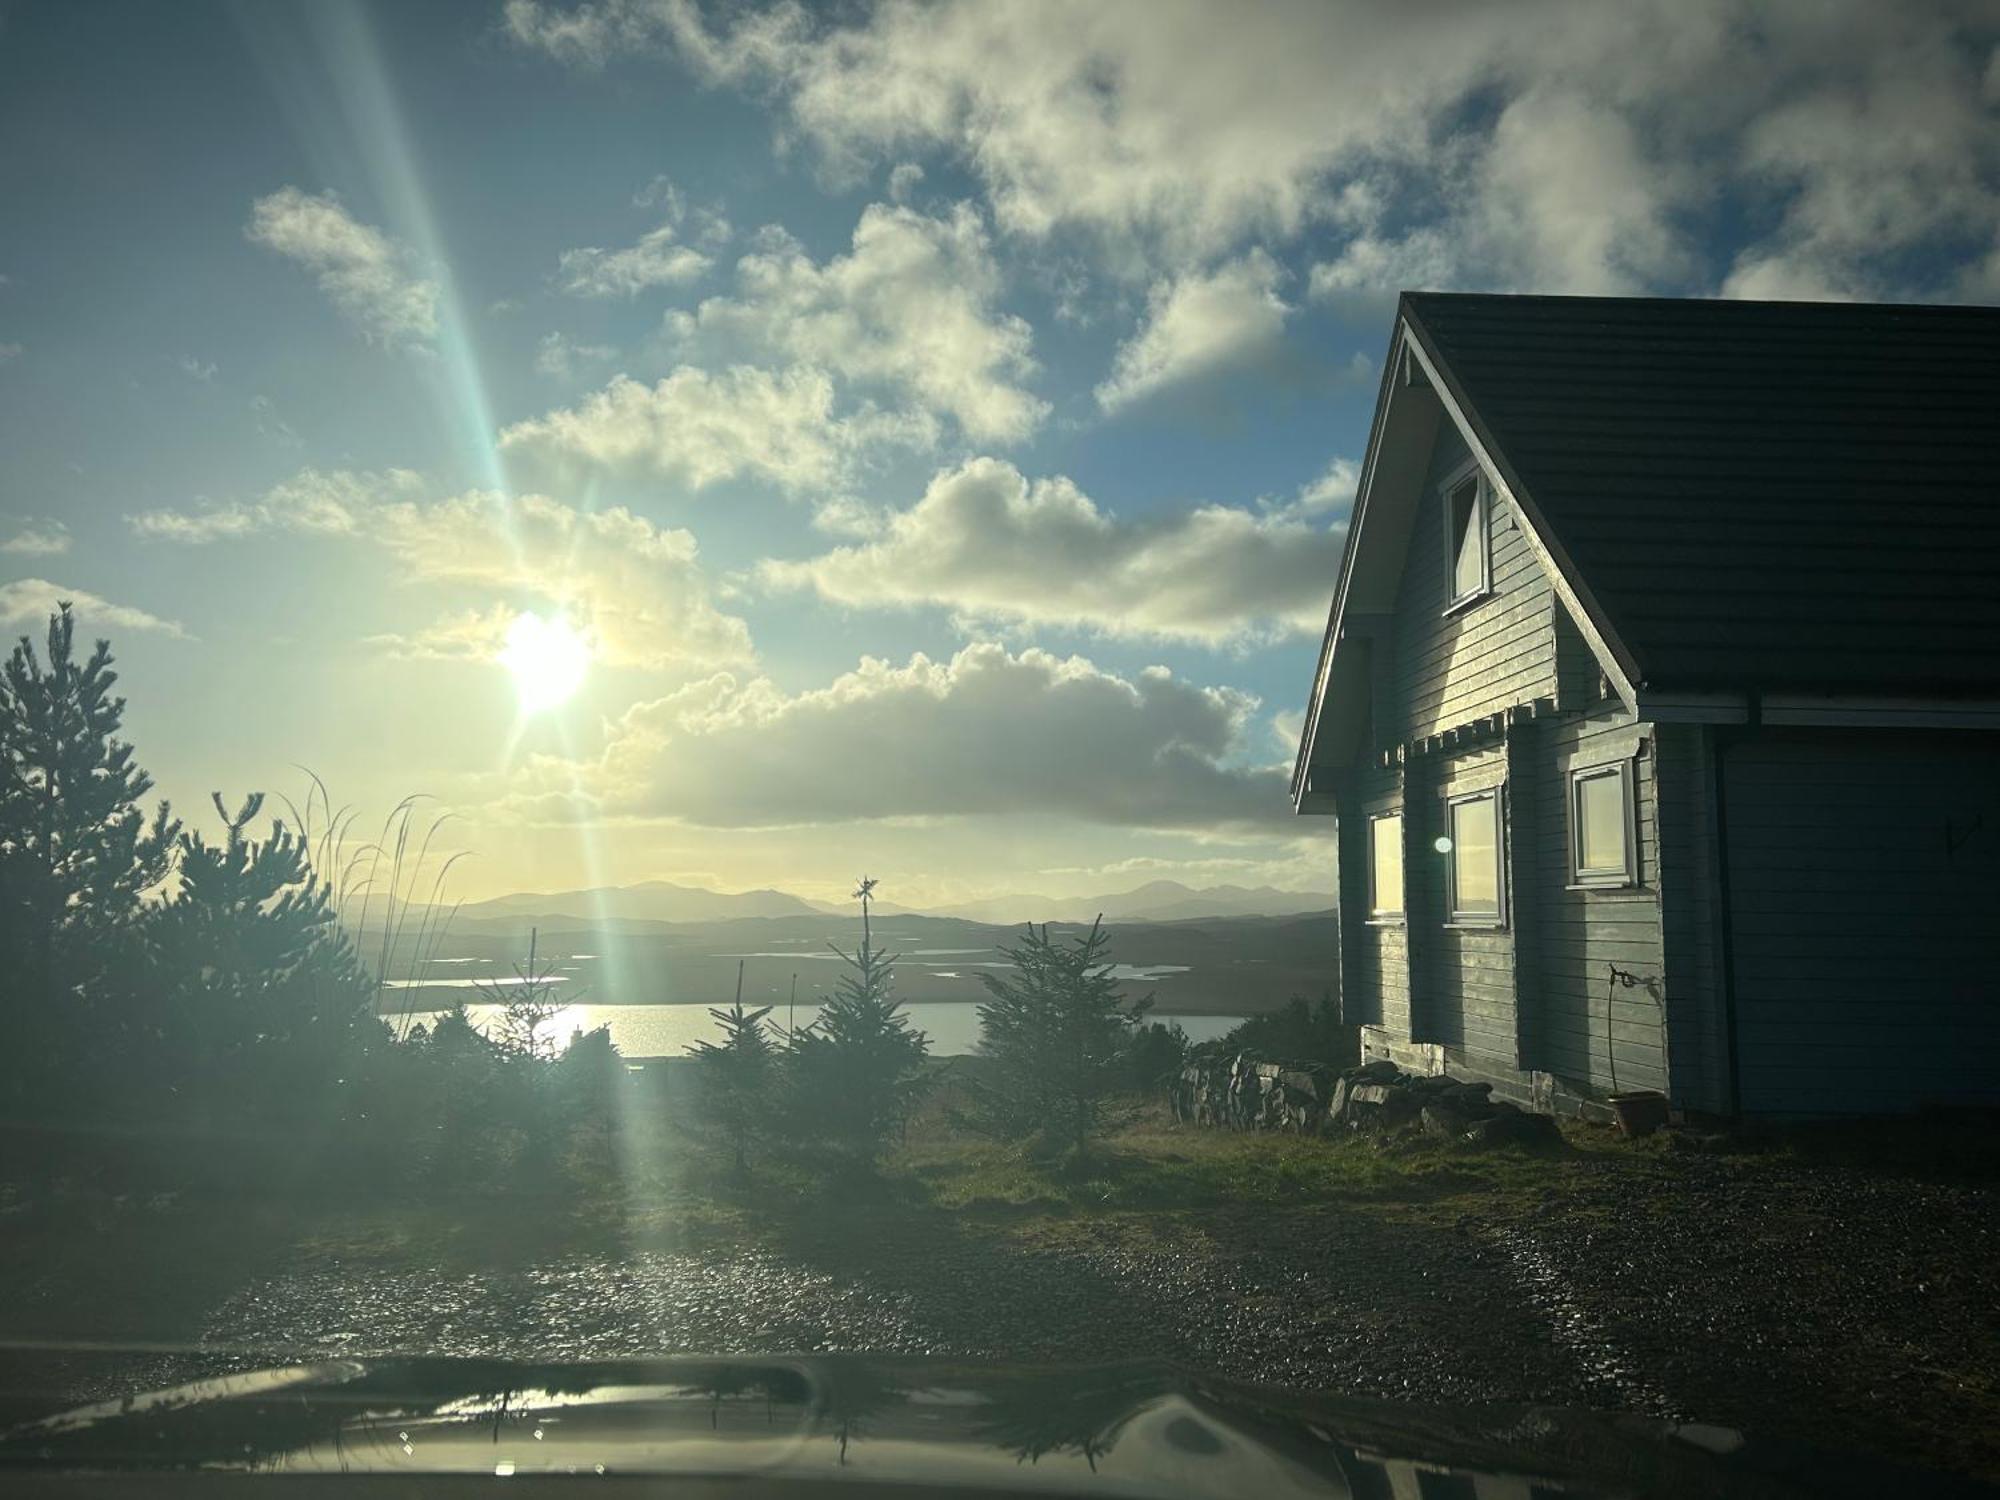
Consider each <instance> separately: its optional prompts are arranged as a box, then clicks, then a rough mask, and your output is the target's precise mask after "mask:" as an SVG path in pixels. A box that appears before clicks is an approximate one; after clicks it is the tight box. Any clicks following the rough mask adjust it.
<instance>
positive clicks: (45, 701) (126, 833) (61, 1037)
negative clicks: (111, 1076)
mask: <svg viewBox="0 0 2000 1500" xmlns="http://www.w3.org/2000/svg"><path fill="white" fill-rule="evenodd" d="M75 635H76V622H75V619H74V618H73V616H72V615H71V614H70V606H69V605H68V604H67V603H65V604H63V605H61V606H60V607H59V608H58V609H57V611H56V612H55V613H54V614H52V615H50V616H49V627H48V637H47V661H46V664H45V663H44V662H43V660H42V658H41V657H40V656H38V655H37V653H36V651H35V648H34V646H33V644H32V643H31V642H30V641H29V640H28V638H27V637H26V636H22V637H21V639H20V643H19V644H18V645H17V646H15V648H14V650H13V653H12V654H11V655H10V656H9V657H8V659H7V663H6V667H5V671H4V673H0V952H4V953H6V954H7V956H8V957H7V966H8V969H9V972H8V974H7V979H6V983H5V984H4V985H0V990H4V992H5V993H6V994H7V995H8V996H9V997H10V999H11V1004H10V1005H8V1006H7V1007H6V1011H7V1012H10V1013H5V1014H0V1024H4V1025H5V1027H6V1028H7V1032H8V1035H9V1036H10V1038H12V1039H13V1043H12V1045H10V1047H9V1048H8V1049H7V1050H8V1052H9V1053H10V1055H11V1057H12V1058H13V1059H14V1060H15V1062H16V1065H17V1066H19V1067H20V1068H21V1069H22V1070H23V1073H24V1074H26V1075H27V1076H32V1077H34V1078H37V1079H40V1080H42V1081H44V1082H49V1083H52V1084H53V1086H55V1087H57V1088H60V1087H62V1085H61V1083H60V1082H59V1080H60V1079H61V1078H62V1077H63V1076H64V1074H65V1065H66V1064H68V1063H71V1062H73V1061H74V1060H75V1059H76V1058H77V1057H78V1056H79V1055H81V1054H82V1053H83V1052H84V1051H85V1050H86V1049H88V1050H89V1051H91V1052H93V1053H96V1054H98V1055H100V1056H101V1055H103V1054H105V1053H108V1052H111V1051H113V1050H115V1049H116V1047H117V1045H118V1043H119V1041H120V1037H119V1036H117V1035H114V1034H112V1033H118V1032H121V1031H122V1029H123V1026H124V1024H125V1022H126V1021H127V1019H128V1016H127V1015H126V1013H125V1011H124V1007H123V1005H122V1004H121V1003H120V999H121V997H120V996H118V995H114V994H113V993H112V992H113V990H114V988H116V987H117V986H115V985H114V980H115V979H116V978H117V977H118V971H119V969H120V967H121V965H123V963H124V962H125V961H126V960H127V959H128V958H129V956H130V946H131V944H130V939H131V937H132V933H133V930H134V928H135V926H136V924H137V923H138V921H139V919H140V915H141V897H142V895H143V894H144V893H145V892H147V891H149V890H151V889H152V888H154V887H156V886H158V885H159V884H160V882H161V881H162V880H163V879H165V878H166V875H167V873H168V870H169V866H170V862H171V859H172V855H173V849H174V844H175V838H176V836H177V835H178V833H179V831H180V825H179V824H178V823H176V822H174V821H173V820H172V819H171V818H170V816H169V810H168V807H167V804H166V803H165V802H161V803H160V805H159V810H158V811H157V813H156V814H155V815H154V817H153V819H152V821H151V822H150V823H148V821H147V819H146V816H145V813H144V811H143V810H142V809H141V808H140V806H139V802H140V799H141V798H142V797H144V796H145V795H146V793H147V792H148V791H150V790H151V789H152V778H151V777H149V776H147V775H146V773H145V772H144V771H142V770H140V769H139V768H138V767H137V766H136V765H135V764H133V760H132V747H131V746H130V745H129V744H127V743H125V742H124V741H123V740H121V739H119V738H118V731H119V728H120V727H121V724H122V722H123V719H124V714H125V700H124V699H123V698H119V697H114V696H113V695H112V692H111V689H112V687H113V686H114V685H115V684H116V683H117V681H118V674H117V673H116V672H114V671H112V670H111V646H110V643H109V642H108V641H99V642H97V645H96V649H95V650H94V651H93V652H92V653H91V655H90V658H89V660H88V661H86V662H83V663H81V664H79V663H78V662H77V660H76V655H75ZM127 988H129V986H127ZM122 998H123V999H127V1000H129V999H130V998H131V996H130V995H129V994H128V995H124V996H123V997H122ZM8 1081H9V1082H14V1081H16V1080H13V1079H10V1080H8ZM11 1097H13V1098H16V1099H19V1098H21V1097H22V1095H21V1094H20V1093H14V1094H12V1095H11Z"/></svg>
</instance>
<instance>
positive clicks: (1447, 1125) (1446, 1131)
mask: <svg viewBox="0 0 2000 1500" xmlns="http://www.w3.org/2000/svg"><path fill="white" fill-rule="evenodd" d="M1419 1118H1420V1119H1421V1120H1422V1121H1423V1126H1424V1134H1425V1135H1431V1136H1436V1137H1437V1138H1438V1139H1439V1140H1441V1141H1455V1140H1459V1139H1461V1138H1462V1137H1463V1136H1464V1135H1465V1132H1466V1130H1467V1129H1468V1128H1469V1127H1470V1126H1471V1124H1472V1121H1471V1120H1470V1119H1469V1118H1468V1117H1467V1116H1466V1114H1465V1113H1464V1111H1462V1110H1459V1109H1455V1108H1453V1107H1452V1106H1451V1105H1449V1104H1447V1103H1445V1102H1444V1101H1443V1100H1442V1099H1433V1100H1431V1101H1430V1103H1428V1104H1426V1105H1424V1107H1423V1112H1422V1114H1421V1115H1420V1116H1419Z"/></svg>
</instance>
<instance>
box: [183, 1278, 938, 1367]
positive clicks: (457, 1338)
mask: <svg viewBox="0 0 2000 1500" xmlns="http://www.w3.org/2000/svg"><path fill="white" fill-rule="evenodd" d="M907 1302H908V1299H906V1298H904V1297H901V1296H898V1295H896V1294H894V1293H890V1292H884V1291H880V1290H873V1289H869V1288H866V1287H863V1286H860V1285H857V1284H855V1283H851V1282H842V1281H839V1280H836V1279H835V1278H833V1277H831V1276H827V1275H823V1274H820V1273H817V1272H812V1271H807V1270H804V1269H801V1268H800V1267H798V1266H797V1265H793V1264H787V1263H785V1262H783V1261H780V1260H777V1259H775V1258H772V1257H768V1256H764V1255H759V1254H755V1253H745V1254H736V1255H731V1256H729V1257H728V1258H726V1259H724V1258H719V1257H718V1258H714V1259H709V1258H702V1257H696V1256H686V1255H661V1254H647V1255H638V1256H634V1257H632V1258H631V1259H629V1260H619V1261H615V1262H612V1261H598V1260H568V1261H558V1262H553V1263H551V1264H548V1265H544V1266H536V1267H532V1268H529V1269H525V1270H520V1271H508V1272H485V1273H481V1274H478V1275H425V1274H421V1273H413V1272H388V1273H385V1272H379V1271H372V1270H361V1269H358V1268H354V1269H350V1268H346V1267H332V1268H315V1269H312V1270H303V1271H296V1272H291V1273H288V1274H286V1275H283V1276H279V1277H275V1278H271V1279H269V1280H265V1281H260V1282H256V1283H253V1284H252V1285H250V1286H248V1287H246V1288H244V1289H243V1290H242V1291H240V1292H238V1293H236V1294H235V1295H234V1296H232V1297H230V1298H228V1299H227V1300H226V1301H224V1302H223V1303H222V1304H221V1305H220V1306H219V1307H217V1308H216V1309H215V1311H214V1313H213V1314H212V1315H211V1317H210V1319H209V1322H208V1326H207V1328H206V1329H205V1330H204V1333H203V1337H202V1343H203V1345H204V1346H205V1347H208V1348H212V1349H218V1350H222V1349H228V1350H232V1351H250V1350H261V1351H282V1352H284V1353H285V1355H286V1356H287V1357H292V1358H296V1357H299V1356H300V1355H302V1354H307V1353H311V1354H376V1355H379V1354H389V1353H423V1354H443V1355H481V1356H487V1357H493V1358H533V1359H597V1358H614V1357H617V1356H621V1355H644V1354H677V1353H711V1354H730V1353H776V1352H785V1353H822V1352H842V1351H854V1350H876V1351H881V1352H891V1353H898V1354H963V1353H967V1352H970V1351H966V1350H963V1349H961V1348H959V1347H957V1346H955V1345H954V1344H953V1343H951V1342H950V1341H949V1340H946V1339H944V1338H942V1337H940V1336H938V1335H937V1334H936V1333H935V1331H934V1330H931V1329H929V1328H927V1327H924V1326H923V1325H922V1324H921V1323H920V1321H919V1320H918V1319H916V1318H915V1317H913V1316H912V1315H911V1312H910V1309H909V1307H908V1305H907Z"/></svg>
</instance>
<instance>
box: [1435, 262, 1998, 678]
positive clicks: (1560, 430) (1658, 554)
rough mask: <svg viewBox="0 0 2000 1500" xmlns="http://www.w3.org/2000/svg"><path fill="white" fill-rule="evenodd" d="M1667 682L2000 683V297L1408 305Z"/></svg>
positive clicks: (1631, 652)
mask: <svg viewBox="0 0 2000 1500" xmlns="http://www.w3.org/2000/svg"><path fill="white" fill-rule="evenodd" d="M1403 315H1404V317H1405V319H1406V320H1407V321H1408V323H1409V325H1410V328H1411V331H1412V332H1413V333H1414V335H1415V336H1416V337H1417V338H1418V339H1419V340H1421V341H1422V343H1423V345H1424V346H1425V348H1426V350H1427V351H1428V352H1429V353H1430V355H1431V356H1432V362H1433V365H1434V367H1435V368H1436V370H1437V372H1438V374H1439V376H1440V378H1441V379H1442V380H1443V381H1444V383H1445V386H1446V388H1447V389H1448V390H1449V391H1450V392H1451V394H1452V395H1453V396H1454V397H1455V398H1456V399H1457V401H1458V404H1459V406H1460V409H1461V410H1462V411H1463V412H1464V414H1465V416H1466V419H1467V421H1468V423H1469V424H1470V425H1471V426H1472V428H1473V429H1474V432H1475V434H1476V435H1477V437H1478V438H1479V440H1480V441H1481V443H1482V444H1483V446H1484V447H1485V448H1486V450H1487V452H1488V454H1490V455H1491V456H1492V458H1493V459H1494V461H1495V463H1496V465H1498V466H1499V467H1500V469H1501V470H1502V473H1501V478H1502V479H1503V481H1504V482H1506V483H1507V484H1508V486H1509V487H1510V488H1511V489H1512V490H1513V491H1514V494H1515V498H1516V499H1517V500H1519V501H1521V502H1523V504H1524V506H1526V505H1532V507H1533V509H1534V510H1535V511H1536V512H1538V513H1539V517H1540V519H1541V521H1542V523H1543V529H1544V531H1545V533H1546V535H1547V537H1548V539H1549V540H1550V542H1551V544H1552V545H1555V546H1559V547H1560V550H1561V551H1562V552H1563V553H1564V554H1566V555H1567V557H1568V559H1569V561H1570V563H1571V564H1572V565H1573V566H1574V568H1575V569H1576V571H1577V573H1578V574H1579V575H1580V578H1581V582H1582V583H1583V584H1584V585H1586V586H1587V587H1588V590H1589V592H1590V594H1591V596H1592V597H1593V598H1594V599H1595V600H1596V602H1597V604H1598V606H1599V608H1600V609H1601V611H1602V614H1603V616H1604V620H1603V623H1604V624H1606V625H1607V626H1608V631H1607V633H1608V634H1612V635H1615V637H1616V639H1617V641H1618V642H1619V643H1620V644H1621V645H1622V646H1623V648H1624V654H1625V655H1626V656H1627V657H1628V658H1629V661H1630V663H1631V665H1632V667H1633V669H1634V670H1633V673H1632V676H1633V680H1634V683H1635V685H1643V686H1644V687H1645V688H1648V689H1651V690H1654V691H1659V690H1734V691H1752V692H1762V693H1770V692H1800V693H1828V694H1840V695H1855V696H1875V695H1884V694H1905V695H1907V694H1919V693H1922V694H1931V693H1938V694H1945V695H1962V694H1970V693H1976V694H1990V693H1992V692H1994V691H1995V690H1996V689H2000V626H1996V619H1997V618H2000V617H1997V616H1996V609H1995V600H1996V595H2000V308H1990V307H1896V306H1877V305H1859V304H1843V303H1775V302H1702V301H1672V300H1663V299H1636V298H1589V297H1494V296H1455V295H1447V294H1441V293H1412V294H1408V295H1406V296H1405V297H1404V298H1403Z"/></svg>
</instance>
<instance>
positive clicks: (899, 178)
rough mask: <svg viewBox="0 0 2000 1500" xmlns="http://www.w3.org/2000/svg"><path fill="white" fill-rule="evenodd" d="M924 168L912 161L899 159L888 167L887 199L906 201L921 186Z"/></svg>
mask: <svg viewBox="0 0 2000 1500" xmlns="http://www.w3.org/2000/svg"><path fill="white" fill-rule="evenodd" d="M923 181H924V169H923V168H922V167H920V166H918V165H917V164H916V163H915V162H913V161H899V162H897V163H896V165H895V166H893V167H891V168H890V169H889V201H890V202H891V203H908V202H909V201H910V200H911V199H912V198H914V197H915V196H916V195H917V189H918V188H919V187H921V186H923Z"/></svg>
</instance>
